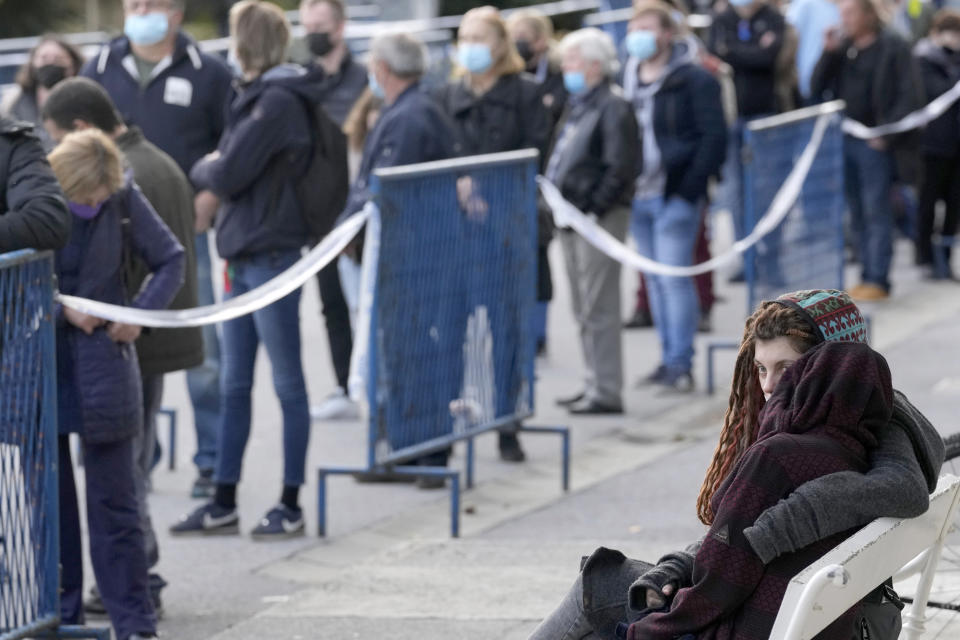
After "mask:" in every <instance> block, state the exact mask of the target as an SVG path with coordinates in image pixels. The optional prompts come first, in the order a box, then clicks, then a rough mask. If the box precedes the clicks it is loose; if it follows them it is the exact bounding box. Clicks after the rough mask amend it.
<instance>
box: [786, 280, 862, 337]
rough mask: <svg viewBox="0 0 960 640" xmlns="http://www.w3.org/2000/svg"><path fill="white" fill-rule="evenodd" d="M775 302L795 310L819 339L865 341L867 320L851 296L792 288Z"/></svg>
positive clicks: (830, 290)
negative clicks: (792, 289)
mask: <svg viewBox="0 0 960 640" xmlns="http://www.w3.org/2000/svg"><path fill="white" fill-rule="evenodd" d="M775 302H777V303H778V304H781V305H783V306H785V307H790V308H792V309H796V310H797V311H799V312H800V313H801V314H802V315H803V317H804V318H806V319H807V320H808V321H809V322H810V326H811V328H813V329H814V330H815V332H816V335H818V336H820V338H821V339H822V341H829V342H863V343H866V342H867V323H866V322H865V321H864V319H863V315H862V314H861V313H860V309H858V308H857V305H856V304H854V302H853V299H851V298H850V296H849V295H847V294H846V293H845V292H843V291H837V290H836V289H810V290H806V291H794V292H793V293H785V294H783V295H782V296H780V297H779V298H777V299H776V300H775Z"/></svg>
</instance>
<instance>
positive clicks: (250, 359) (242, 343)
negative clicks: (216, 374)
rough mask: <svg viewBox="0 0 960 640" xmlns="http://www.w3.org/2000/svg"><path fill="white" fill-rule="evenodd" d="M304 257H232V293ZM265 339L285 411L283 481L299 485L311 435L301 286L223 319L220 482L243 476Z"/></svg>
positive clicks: (295, 254) (282, 253)
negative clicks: (265, 304)
mask: <svg viewBox="0 0 960 640" xmlns="http://www.w3.org/2000/svg"><path fill="white" fill-rule="evenodd" d="M299 259H300V252H299V251H278V252H270V253H262V254H258V255H255V256H252V257H249V258H243V259H239V260H234V261H231V263H230V268H231V270H232V274H233V275H232V280H231V288H230V293H229V294H227V298H228V299H230V298H235V297H237V296H240V295H243V294H244V293H246V292H248V291H250V290H251V289H254V288H256V287H258V286H260V285H262V284H264V283H265V282H267V281H268V280H270V279H272V278H274V277H275V276H277V275H278V274H279V273H281V272H282V271H285V270H286V269H288V268H289V267H290V266H291V265H292V264H293V263H294V262H296V261H297V260H299ZM261 341H262V342H263V344H264V346H265V347H266V349H267V355H268V356H269V358H270V366H271V369H272V370H273V388H274V390H275V391H276V394H277V398H278V399H279V400H280V408H281V410H282V413H283V459H284V470H283V483H284V486H290V487H296V486H300V485H302V484H303V478H304V466H305V464H306V456H307V441H308V439H309V436H310V409H309V406H308V405H307V389H306V385H305V384H304V379H303V365H302V363H301V360H300V290H299V289H298V290H296V291H294V292H293V293H291V294H289V295H287V296H286V297H284V298H282V299H280V300H278V301H276V302H274V303H273V304H271V305H269V306H268V307H266V308H264V309H261V310H259V311H254V312H253V314H251V315H246V316H243V317H241V318H237V319H236V320H231V321H229V322H225V323H224V324H223V372H222V374H221V378H220V393H221V398H222V400H221V403H222V412H221V414H222V419H221V422H220V439H219V442H218V444H219V456H218V457H217V468H216V473H215V475H214V479H215V481H216V482H217V483H218V484H236V483H237V482H239V480H240V469H241V466H242V463H243V453H244V450H245V449H246V446H247V440H248V439H249V437H250V420H251V398H250V394H251V390H252V388H253V370H254V364H255V363H256V359H257V348H258V347H259V346H260V342H261Z"/></svg>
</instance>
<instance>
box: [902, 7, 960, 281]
mask: <svg viewBox="0 0 960 640" xmlns="http://www.w3.org/2000/svg"><path fill="white" fill-rule="evenodd" d="M913 53H914V55H915V56H916V57H917V60H918V62H919V65H920V75H921V78H922V80H923V87H924V90H925V91H924V93H925V97H926V100H927V102H930V101H931V100H934V99H935V98H937V97H938V96H940V95H942V94H943V93H944V92H946V91H949V90H950V89H951V88H952V87H953V86H954V85H955V84H956V83H957V81H958V80H960V12H957V11H956V10H952V9H943V10H941V11H938V12H937V14H936V16H935V17H934V19H933V30H932V31H931V32H930V37H929V38H928V39H924V40H921V41H920V42H918V43H917V46H916V47H915V48H914V50H913ZM922 136H923V137H922V139H921V147H920V150H921V154H922V157H923V171H922V173H921V175H922V176H923V177H922V178H921V181H920V206H919V211H918V218H919V219H918V221H917V237H916V261H917V264H919V265H923V266H925V267H927V268H929V269H930V275H931V276H932V277H934V278H937V279H940V278H952V277H953V272H952V271H951V269H950V257H951V253H952V251H951V249H952V247H953V243H954V234H956V232H957V223H958V222H960V105H958V104H956V103H955V104H954V105H953V106H952V107H950V109H948V110H947V112H946V113H945V114H943V115H942V116H940V117H939V118H937V119H936V120H934V121H933V122H931V123H930V124H928V125H927V126H926V128H925V129H924V130H923V134H922ZM941 200H942V201H943V203H944V207H945V212H944V218H943V223H942V224H941V226H940V233H939V242H938V243H937V244H938V245H939V246H938V247H937V248H936V249H934V243H933V237H934V219H935V218H936V209H937V203H938V202H940V201H941Z"/></svg>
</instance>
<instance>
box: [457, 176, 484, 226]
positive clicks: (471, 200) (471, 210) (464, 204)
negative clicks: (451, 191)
mask: <svg viewBox="0 0 960 640" xmlns="http://www.w3.org/2000/svg"><path fill="white" fill-rule="evenodd" d="M457 200H458V201H459V202H460V208H461V209H463V211H464V212H465V213H466V214H467V218H468V219H469V220H472V221H474V222H484V221H485V220H486V219H487V213H488V211H489V210H490V206H489V205H488V204H487V201H486V200H484V199H483V198H482V197H480V195H479V194H478V193H477V192H476V188H475V187H474V184H473V178H471V177H470V176H463V177H462V178H458V179H457Z"/></svg>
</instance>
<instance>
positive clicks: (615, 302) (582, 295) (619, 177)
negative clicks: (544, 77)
mask: <svg viewBox="0 0 960 640" xmlns="http://www.w3.org/2000/svg"><path fill="white" fill-rule="evenodd" d="M560 50H561V53H562V56H563V79H564V84H565V85H566V88H567V91H569V92H570V99H569V100H568V101H567V107H566V109H565V110H564V115H563V117H562V118H561V120H560V124H559V125H557V133H556V135H555V138H554V142H553V146H552V149H551V151H550V154H549V155H548V156H547V157H548V158H549V160H548V162H547V168H546V171H545V175H546V178H547V179H548V180H550V181H551V182H553V183H554V184H555V185H556V186H557V188H559V189H560V192H561V193H562V194H563V197H564V198H566V199H567V200H568V201H569V202H570V203H571V204H573V205H574V206H575V207H577V208H578V209H580V210H581V211H583V212H584V213H586V214H588V215H592V216H596V218H597V220H598V222H599V224H600V225H601V226H602V227H603V228H604V229H605V230H606V231H607V232H609V233H610V234H611V235H613V236H614V237H615V238H617V239H618V240H621V241H622V240H623V239H624V238H625V237H626V234H627V226H628V224H629V220H630V201H631V198H632V197H633V193H634V189H635V183H636V179H637V175H638V174H639V173H640V172H639V161H640V160H641V153H640V148H639V140H640V136H639V131H638V129H637V120H636V117H635V116H634V110H633V108H632V107H631V105H630V103H629V102H627V101H626V100H624V99H623V97H622V96H621V94H620V92H619V90H618V89H617V88H616V87H615V85H614V84H613V82H612V79H613V77H614V76H615V75H616V73H617V71H618V69H619V63H618V61H617V49H616V46H615V45H614V44H613V40H612V39H611V38H610V36H608V35H607V34H605V33H603V32H602V31H600V30H599V29H593V28H590V29H581V30H579V31H574V32H573V33H571V34H569V35H567V36H566V37H565V38H564V39H563V41H562V42H561V43H560ZM560 240H561V243H562V245H563V253H564V258H565V261H566V265H567V277H568V278H569V280H570V288H571V292H572V295H571V298H572V303H573V313H574V315H575V316H576V318H577V322H578V324H579V325H580V340H581V348H582V351H583V358H584V363H585V365H586V369H587V371H586V375H585V376H584V386H583V389H582V390H581V391H579V392H578V393H576V394H574V395H573V396H571V397H568V398H561V399H559V400H557V403H558V404H559V405H561V406H565V407H566V408H567V409H568V410H569V411H570V413H571V414H620V413H623V398H622V393H623V347H622V343H621V335H620V263H619V262H617V261H616V260H613V259H612V258H610V257H608V256H607V255H605V254H604V253H603V252H601V251H600V250H599V249H596V248H594V247H593V246H592V245H590V244H589V243H587V241H586V240H584V239H583V238H581V237H580V236H579V235H577V234H575V233H574V232H573V231H572V230H569V229H565V230H562V231H561V235H560Z"/></svg>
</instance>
